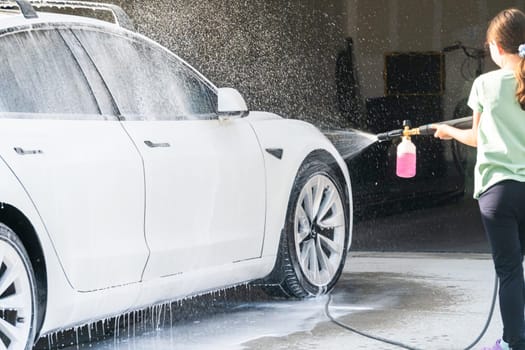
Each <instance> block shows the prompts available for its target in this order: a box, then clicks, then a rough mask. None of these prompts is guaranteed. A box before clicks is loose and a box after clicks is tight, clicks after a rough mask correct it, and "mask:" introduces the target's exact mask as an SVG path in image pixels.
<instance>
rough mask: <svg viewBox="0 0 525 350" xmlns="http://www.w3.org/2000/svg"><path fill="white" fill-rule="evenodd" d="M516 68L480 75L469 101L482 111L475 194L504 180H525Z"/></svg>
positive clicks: (524, 129) (524, 116)
mask: <svg viewBox="0 0 525 350" xmlns="http://www.w3.org/2000/svg"><path fill="white" fill-rule="evenodd" d="M516 84H517V82H516V78H515V77H514V72H513V71H511V70H507V69H499V70H496V71H493V72H489V73H486V74H483V75H481V76H479V77H478V78H477V79H476V80H475V81H474V85H473V86H472V91H471V93H470V97H469V100H468V105H469V107H470V108H472V109H473V110H474V111H478V112H480V113H481V120H480V123H479V128H478V151H477V160H476V167H475V171H474V198H479V196H480V195H481V194H482V193H483V192H484V191H486V190H487V189H488V188H489V187H490V186H492V185H494V184H496V183H498V182H501V181H503V180H516V181H521V182H525V111H523V110H522V109H521V107H520V105H519V103H518V101H517V99H516V86H517V85H516Z"/></svg>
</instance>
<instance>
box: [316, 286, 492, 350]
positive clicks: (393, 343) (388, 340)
mask: <svg viewBox="0 0 525 350" xmlns="http://www.w3.org/2000/svg"><path fill="white" fill-rule="evenodd" d="M497 294H498V276H496V277H495V279H494V292H493V294H492V303H491V306H490V311H489V314H488V317H487V321H485V326H484V327H483V329H482V330H481V333H480V334H479V335H478V337H477V338H476V339H475V340H474V341H473V342H472V343H471V344H470V345H469V346H467V347H466V348H465V349H464V350H470V349H472V348H473V347H474V346H475V345H476V344H477V343H478V342H479V341H480V340H481V338H482V337H483V336H484V335H485V333H486V332H487V329H488V328H489V325H490V321H491V319H492V315H493V314H494V307H495V305H496V296H497ZM331 302H332V294H329V295H328V301H327V302H326V304H325V308H324V311H325V314H326V316H327V317H328V318H329V319H330V321H331V322H332V323H334V324H336V325H338V326H339V327H341V328H344V329H346V330H348V331H350V332H353V333H356V334H359V335H361V336H363V337H366V338H369V339H372V340H377V341H379V342H382V343H386V344H390V345H394V346H397V347H400V348H402V349H407V350H420V349H418V348H415V347H412V346H410V345H407V344H404V343H401V342H398V341H394V340H390V339H386V338H382V337H378V336H376V335H373V334H370V333H366V332H362V331H360V330H357V329H355V328H353V327H351V326H349V325H347V324H345V323H343V322H340V321H338V320H336V319H335V318H334V317H333V316H332V314H330V303H331Z"/></svg>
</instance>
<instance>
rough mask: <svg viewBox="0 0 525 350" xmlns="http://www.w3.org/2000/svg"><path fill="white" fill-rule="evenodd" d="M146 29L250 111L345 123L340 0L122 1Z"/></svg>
mask: <svg viewBox="0 0 525 350" xmlns="http://www.w3.org/2000/svg"><path fill="white" fill-rule="evenodd" d="M115 3H118V4H119V5H120V6H122V7H123V8H124V9H125V10H126V12H128V13H129V14H130V15H131V16H132V18H133V20H134V21H135V24H136V26H137V28H138V31H139V32H140V33H143V34H145V35H147V36H149V37H151V38H153V39H155V40H157V41H159V42H160V43H161V44H163V45H165V46H166V47H168V48H169V49H171V50H173V51H174V52H176V53H177V54H178V55H179V56H181V57H182V58H184V59H186V60H187V61H188V62H190V63H191V64H192V65H193V66H194V67H196V68H197V69H198V70H199V71H201V72H202V73H203V74H204V75H206V76H207V77H208V78H210V79H211V80H212V81H213V82H214V83H215V84H216V85H218V86H231V87H236V88H237V89H239V90H240V91H241V93H242V94H243V95H244V97H245V98H246V100H247V102H248V105H249V107H250V108H251V109H259V110H266V111H271V112H275V113H278V114H281V115H284V116H286V117H294V118H301V119H305V120H309V121H311V122H314V123H315V124H317V125H321V126H341V125H343V126H344V124H345V121H344V120H342V119H341V118H340V116H339V113H338V110H337V108H336V105H335V98H336V97H335V61H336V55H337V52H338V50H339V49H340V47H341V46H342V45H343V39H344V35H345V33H344V31H345V25H346V20H345V13H344V8H345V6H344V3H342V2H340V1H328V2H324V1H316V0H308V1H282V0H265V1H245V0H232V1H209V0H191V1H190V0H173V1H167V0H166V1H150V0H131V1H129V0H128V1H123V0H122V1H116V2H115Z"/></svg>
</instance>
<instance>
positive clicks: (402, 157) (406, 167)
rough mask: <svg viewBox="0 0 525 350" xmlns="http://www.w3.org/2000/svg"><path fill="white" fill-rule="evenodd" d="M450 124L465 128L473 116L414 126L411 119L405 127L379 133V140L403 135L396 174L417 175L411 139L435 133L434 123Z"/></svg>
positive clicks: (470, 122)
mask: <svg viewBox="0 0 525 350" xmlns="http://www.w3.org/2000/svg"><path fill="white" fill-rule="evenodd" d="M436 124H448V125H451V126H455V127H457V128H461V129H465V128H469V127H471V126H472V117H466V118H459V119H452V120H447V121H444V122H439V123H432V124H426V125H422V126H419V127H417V128H412V124H411V122H410V120H405V121H403V129H396V130H391V131H387V132H383V133H380V134H377V139H378V141H379V142H384V141H391V140H394V139H397V138H398V137H401V143H400V144H399V145H398V146H397V162H396V175H397V176H398V177H402V178H412V177H414V176H416V146H415V145H414V143H413V142H412V140H411V137H413V136H419V135H433V134H434V132H435V129H434V128H433V127H432V125H436Z"/></svg>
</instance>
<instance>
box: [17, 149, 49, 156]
mask: <svg viewBox="0 0 525 350" xmlns="http://www.w3.org/2000/svg"><path fill="white" fill-rule="evenodd" d="M14 150H15V152H16V153H18V154H20V155H21V156H27V155H29V154H42V153H44V151H42V150H40V149H28V150H25V149H23V148H22V147H15V148H14Z"/></svg>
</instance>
